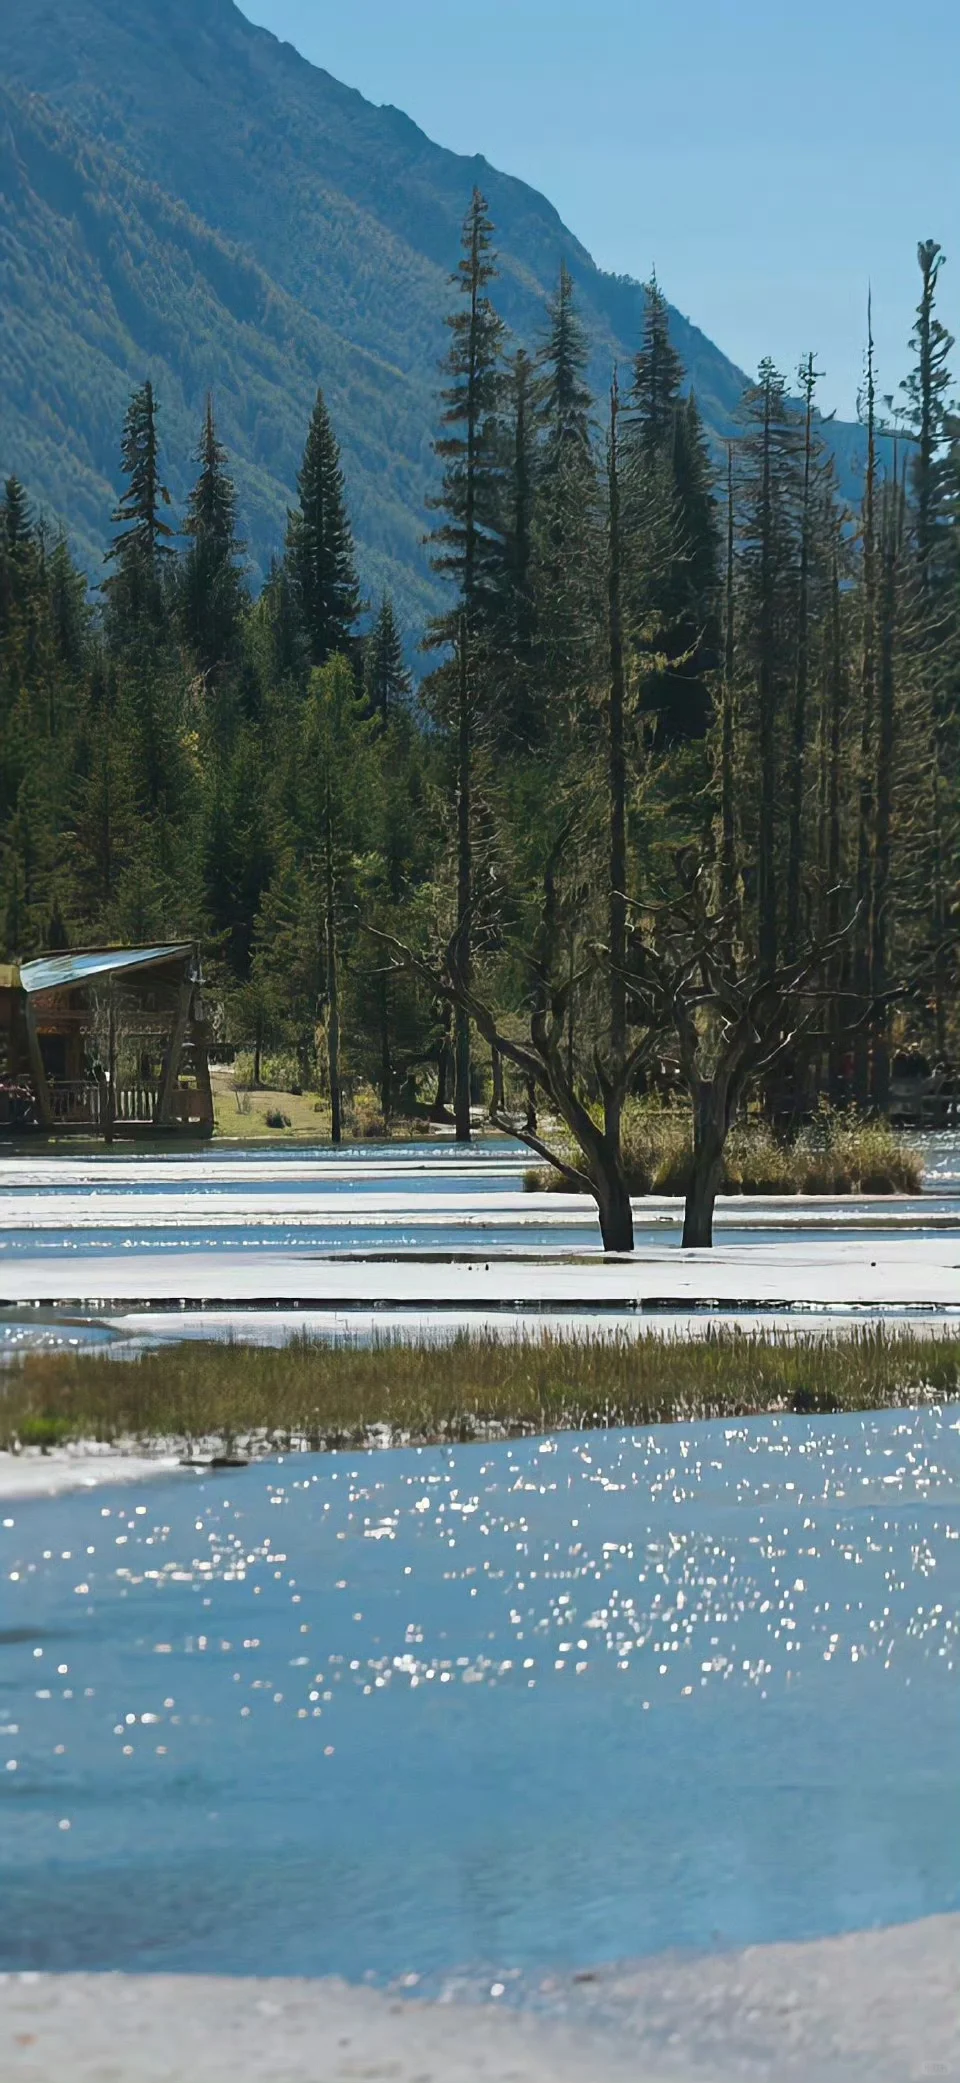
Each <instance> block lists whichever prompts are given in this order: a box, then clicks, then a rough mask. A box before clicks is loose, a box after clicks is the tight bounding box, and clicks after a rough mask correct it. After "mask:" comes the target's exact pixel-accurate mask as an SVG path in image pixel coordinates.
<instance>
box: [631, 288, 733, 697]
mask: <svg viewBox="0 0 960 2083" xmlns="http://www.w3.org/2000/svg"><path fill="white" fill-rule="evenodd" d="M684 382H685V371H684V367H683V363H682V361H681V359H680V356H679V354H678V353H677V351H676V349H675V347H674V345H673V342H672V341H671V338H670V313H669V307H668V305H667V301H666V298H665V297H664V295H663V291H662V290H661V288H660V285H659V283H658V282H657V280H656V277H654V278H653V279H652V280H651V281H650V282H648V283H647V284H646V287H645V290H644V318H643V335H642V341H641V346H640V350H639V352H638V354H637V356H636V359H635V362H634V370H633V384H632V388H631V391H630V396H629V399H628V411H627V414H626V424H627V444H626V453H625V465H626V478H625V487H624V527H625V533H626V538H627V550H626V567H627V570H628V573H631V571H632V576H631V577H630V578H629V579H628V591H629V594H630V597H631V605H632V620H633V623H634V626H635V627H636V628H638V629H639V628H645V629H646V630H647V632H648V648H649V649H652V651H653V652H654V653H655V654H656V655H657V657H658V658H659V659H660V660H661V661H665V663H661V664H660V665H659V666H657V667H656V668H655V669H654V670H653V671H652V672H649V673H648V674H647V675H646V685H645V694H644V699H645V705H646V706H647V707H648V708H649V709H651V710H652V711H654V712H655V713H656V714H657V715H658V716H659V718H660V724H661V729H662V730H663V731H664V733H665V734H666V735H667V737H669V738H689V737H694V738H695V737H701V736H702V735H703V733H704V731H705V730H706V727H707V721H708V717H709V714H710V696H709V692H708V677H709V675H710V674H711V673H712V672H714V671H715V670H716V667H717V664H718V656H719V640H720V626H719V540H718V528H717V509H716V499H715V495H714V485H713V478H714V473H713V465H712V461H711V458H710V453H709V448H708V445H707V441H706V437H705V434H704V429H703V424H702V421H701V418H700V413H699V409H698V407H697V404H696V401H695V399H694V398H693V397H692V396H690V397H684V395H683V387H684Z"/></svg>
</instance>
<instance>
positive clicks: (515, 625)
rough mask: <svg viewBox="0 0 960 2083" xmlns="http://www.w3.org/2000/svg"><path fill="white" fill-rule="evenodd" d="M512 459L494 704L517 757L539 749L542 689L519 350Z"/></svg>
mask: <svg viewBox="0 0 960 2083" xmlns="http://www.w3.org/2000/svg"><path fill="white" fill-rule="evenodd" d="M508 395H509V402H510V405H511V407H512V443H511V448H512V455H511V463H510V468H509V471H508V473H507V475H506V483H505V486H504V546H503V547H504V555H503V576H502V584H501V598H500V607H499V613H498V617H497V624H496V643H497V650H498V653H499V660H498V670H497V679H498V683H499V684H498V689H497V698H496V703H495V723H496V730H497V737H498V739H499V740H500V742H501V743H502V744H504V745H508V746H510V747H511V748H512V749H513V750H515V751H529V750H530V749H531V748H532V747H533V746H535V745H537V744H539V743H540V741H541V739H542V736H543V728H544V703H543V687H542V682H541V677H540V674H539V672H538V666H539V662H540V661H539V657H538V647H537V641H536V636H537V606H536V599H535V594H534V574H533V541H534V498H535V492H536V460H537V459H536V449H535V417H534V391H533V364H532V363H531V360H530V357H529V355H528V354H526V353H525V351H524V349H523V348H520V349H519V350H518V352H517V354H516V355H515V356H514V358H513V361H512V364H511V367H510V373H509V393H508Z"/></svg>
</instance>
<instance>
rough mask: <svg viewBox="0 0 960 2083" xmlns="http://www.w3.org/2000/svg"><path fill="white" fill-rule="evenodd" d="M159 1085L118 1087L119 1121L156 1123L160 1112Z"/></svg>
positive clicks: (116, 1116)
mask: <svg viewBox="0 0 960 2083" xmlns="http://www.w3.org/2000/svg"><path fill="white" fill-rule="evenodd" d="M161 1090H162V1088H161V1087H160V1086H159V1085H118V1086H117V1108H116V1114H115V1117H114V1118H115V1119H116V1120H117V1121H142V1122H144V1123H146V1122H152V1121H155V1120H156V1118H157V1115H158V1113H159V1111H160V1098H161Z"/></svg>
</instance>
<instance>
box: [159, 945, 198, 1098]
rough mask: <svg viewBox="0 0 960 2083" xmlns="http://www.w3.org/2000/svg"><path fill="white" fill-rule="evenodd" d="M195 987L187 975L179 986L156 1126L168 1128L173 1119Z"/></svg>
mask: <svg viewBox="0 0 960 2083" xmlns="http://www.w3.org/2000/svg"><path fill="white" fill-rule="evenodd" d="M195 989H196V986H195V984H194V981H193V978H192V977H188V978H187V980H186V982H185V983H183V984H182V985H181V987H180V1000H179V1004H178V1006H177V1017H176V1019H175V1021H174V1026H173V1033H172V1035H171V1036H170V1047H169V1053H168V1055H167V1067H166V1070H165V1072H164V1077H163V1090H162V1092H161V1094H160V1105H159V1107H158V1108H157V1126H158V1128H169V1127H170V1125H171V1123H172V1120H173V1095H174V1093H175V1092H176V1089H177V1079H178V1077H179V1075H180V1062H181V1058H182V1056H183V1044H184V1040H185V1038H186V1032H187V1025H188V1022H189V1019H190V1014H191V1011H192V1008H193V994H194V990H195Z"/></svg>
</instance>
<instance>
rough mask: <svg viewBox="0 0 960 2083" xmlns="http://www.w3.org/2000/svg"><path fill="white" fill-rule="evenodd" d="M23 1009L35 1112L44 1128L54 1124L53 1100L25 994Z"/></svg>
mask: <svg viewBox="0 0 960 2083" xmlns="http://www.w3.org/2000/svg"><path fill="white" fill-rule="evenodd" d="M23 1011H24V1020H25V1023H26V1029H27V1050H28V1053H29V1056H30V1069H31V1072H32V1073H33V1087H34V1092H35V1094H36V1101H37V1112H38V1114H39V1116H40V1120H41V1123H42V1125H43V1127H44V1128H46V1129H51V1128H53V1126H54V1119H53V1101H52V1099H51V1097H50V1087H49V1085H48V1083H47V1073H46V1071H45V1069H44V1067H43V1053H42V1051H41V1048H40V1036H39V1035H38V1033H37V1016H36V1013H35V1012H34V1010H33V1001H32V999H31V998H30V997H29V996H28V995H26V994H24V1001H23Z"/></svg>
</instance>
